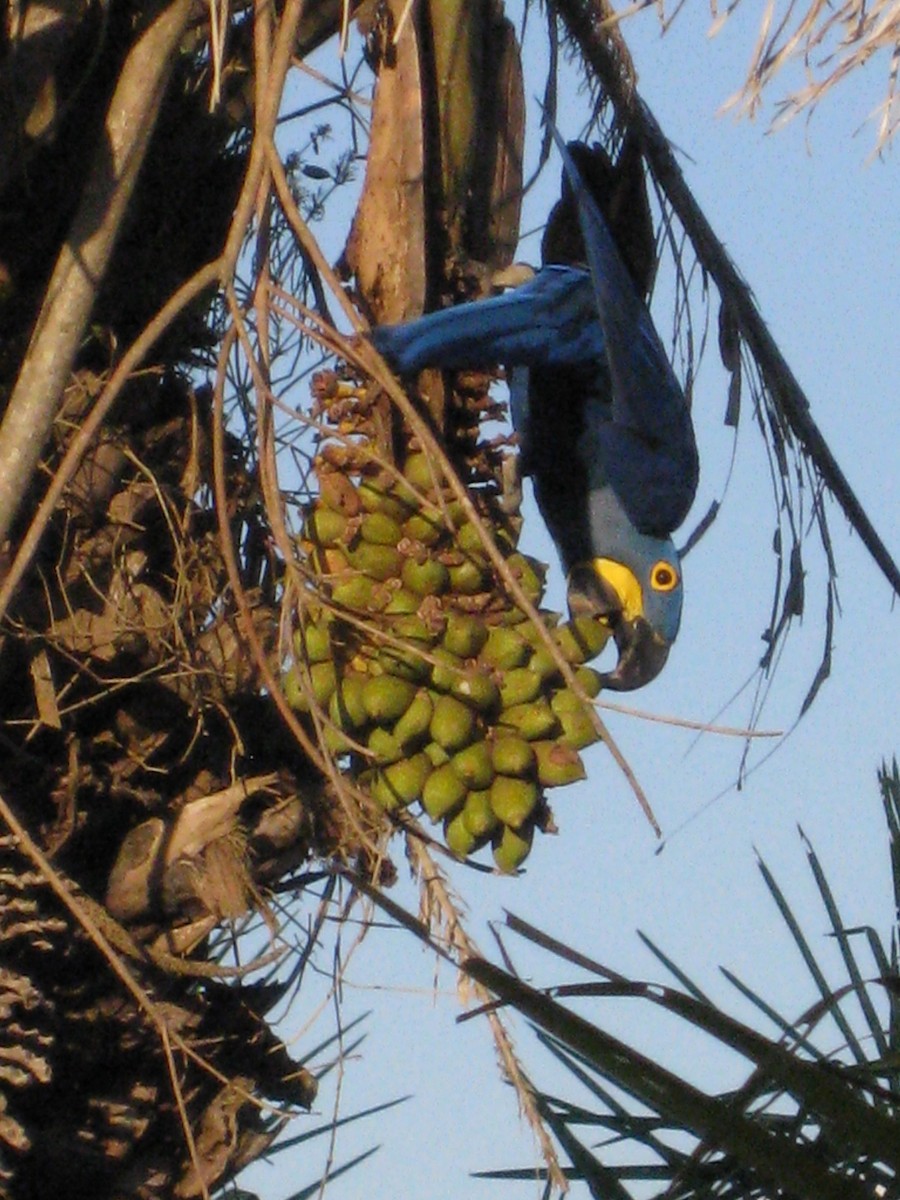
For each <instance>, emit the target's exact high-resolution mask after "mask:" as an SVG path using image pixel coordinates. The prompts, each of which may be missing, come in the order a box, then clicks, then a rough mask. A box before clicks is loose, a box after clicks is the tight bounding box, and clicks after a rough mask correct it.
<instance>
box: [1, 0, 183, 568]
mask: <svg viewBox="0 0 900 1200" xmlns="http://www.w3.org/2000/svg"><path fill="white" fill-rule="evenodd" d="M193 7H194V0H172V2H171V3H170V4H169V6H168V7H167V8H166V9H164V10H163V12H162V13H161V14H160V16H159V17H157V19H156V20H155V21H154V22H153V24H152V25H151V26H150V27H149V28H148V29H147V30H146V32H145V33H143V34H142V35H141V36H140V38H139V39H138V41H137V42H136V43H135V45H134V46H133V47H132V49H131V51H130V52H129V54H128V57H127V58H126V60H125V63H124V65H123V67H122V71H121V74H120V76H119V81H118V84H117V86H116V90H115V92H114V94H113V97H112V100H111V101H110V105H109V110H108V113H107V118H106V125H105V135H106V136H105V139H104V142H103V145H102V146H101V147H100V149H99V150H98V153H97V156H96V158H95V160H94V163H93V166H92V168H91V172H90V174H89V176H88V179H87V183H86V185H85V189H84V193H83V195H82V198H81V203H80V205H79V208H78V212H77V213H76V214H75V219H74V221H73V223H72V228H71V230H70V232H69V236H68V238H67V239H66V242H65V244H64V245H63V248H62V250H61V251H60V254H59V258H58V259H57V262H56V267H55V268H54V271H53V274H52V276H51V278H50V282H49V284H48V286H47V292H46V296H45V299H44V304H43V306H42V308H41V311H40V313H39V315H38V319H37V323H36V325H35V329H34V332H33V334H32V337H31V342H30V344H29V346H28V350H27V351H26V354H25V359H24V362H23V364H22V369H21V371H20V372H19V378H18V380H17V382H16V386H15V388H14V389H13V393H12V395H11V396H10V400H9V405H8V408H7V410H6V414H5V416H4V418H3V423H2V425H0V463H2V464H3V469H2V471H0V545H2V544H3V543H4V542H5V541H6V539H7V538H8V536H9V532H10V528H11V526H12V523H13V521H14V520H15V517H16V514H17V513H18V510H19V506H20V505H21V503H22V498H23V496H24V495H25V494H26V492H27V490H28V487H29V484H30V482H31V477H32V474H33V472H34V469H35V467H36V466H37V463H38V460H39V458H40V455H41V451H42V450H43V447H44V442H45V441H46V438H47V434H48V433H49V430H50V427H51V425H52V423H53V420H54V418H55V417H56V414H57V412H58V411H59V407H60V404H61V401H62V397H63V393H64V391H65V388H66V385H67V384H68V382H69V378H70V375H71V371H72V365H73V363H74V361H75V356H76V354H77V352H78V347H79V345H80V344H81V340H82V338H83V336H84V332H85V329H86V328H87V325H88V321H89V320H90V315H91V310H92V308H93V305H94V300H95V299H96V296H97V292H98V290H99V287H100V284H101V282H102V280H103V277H104V275H105V273H106V269H107V267H108V265H109V261H110V258H111V256H112V252H113V248H114V246H115V242H116V238H117V236H118V234H119V231H120V229H121V226H122V222H123V219H124V216H125V213H126V210H127V207H128V202H129V200H130V198H131V193H132V191H133V189H134V184H135V181H136V179H137V175H138V172H139V170H140V167H141V164H142V163H143V161H144V156H145V154H146V151H147V146H148V144H149V142H150V136H151V134H152V132H153V129H154V126H155V123H156V117H157V114H158V112H159V106H160V102H161V100H162V96H163V93H164V91H165V88H166V84H167V82H168V79H169V75H170V73H171V70H172V66H173V64H174V61H175V52H176V50H177V48H178V45H179V42H180V41H181V38H182V36H183V34H184V32H185V30H186V28H187V25H188V21H189V20H190V17H191V14H192V11H193Z"/></svg>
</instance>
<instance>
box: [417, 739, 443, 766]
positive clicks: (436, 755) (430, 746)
mask: <svg viewBox="0 0 900 1200" xmlns="http://www.w3.org/2000/svg"><path fill="white" fill-rule="evenodd" d="M422 753H423V754H426V755H427V756H428V761H429V762H430V763H431V765H432V766H433V767H442V766H444V764H445V763H448V762H449V761H450V755H449V754H448V753H447V751H446V750H445V749H444V747H443V746H439V745H438V744H437V742H426V744H425V748H424V750H423V751H422Z"/></svg>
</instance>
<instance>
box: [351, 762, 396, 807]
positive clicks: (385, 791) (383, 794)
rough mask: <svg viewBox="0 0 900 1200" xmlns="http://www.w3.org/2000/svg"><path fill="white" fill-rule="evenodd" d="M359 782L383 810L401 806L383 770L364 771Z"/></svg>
mask: <svg viewBox="0 0 900 1200" xmlns="http://www.w3.org/2000/svg"><path fill="white" fill-rule="evenodd" d="M359 782H360V783H361V784H363V785H364V786H365V787H367V788H368V790H369V795H370V796H371V797H372V799H373V800H374V801H375V803H376V804H377V805H378V807H379V808H382V809H384V811H385V812H389V813H390V812H396V811H397V810H398V809H399V808H401V807H402V805H401V804H400V801H399V799H398V798H397V796H396V794H395V793H394V791H393V789H392V788H391V787H390V786H389V785H388V782H387V780H386V779H385V777H384V771H383V770H382V771H366V772H364V773H363V774H362V775H361V776H360V777H359Z"/></svg>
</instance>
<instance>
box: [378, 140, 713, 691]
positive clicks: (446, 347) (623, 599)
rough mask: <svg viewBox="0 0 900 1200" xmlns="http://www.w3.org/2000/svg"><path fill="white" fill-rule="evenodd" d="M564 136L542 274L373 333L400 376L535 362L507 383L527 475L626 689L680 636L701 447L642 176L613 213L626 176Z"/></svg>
mask: <svg viewBox="0 0 900 1200" xmlns="http://www.w3.org/2000/svg"><path fill="white" fill-rule="evenodd" d="M554 135H555V136H556V141H557V144H558V146H559V149H560V153H561V154H562V158H563V164H564V170H563V199H562V200H561V201H560V204H559V205H557V208H556V209H555V210H554V214H552V216H551V221H550V222H549V223H548V233H547V235H545V239H544V247H543V256H542V257H543V258H544V261H545V265H544V266H543V267H542V268H541V269H540V270H539V271H538V272H537V274H535V275H534V276H533V278H531V279H530V280H529V281H528V282H526V283H523V284H522V285H521V286H519V287H516V288H513V289H512V290H510V291H508V292H506V293H504V294H502V295H499V296H494V297H492V298H490V299H486V300H476V301H473V302H470V303H467V304H461V305H458V306H456V307H454V308H448V309H444V310H442V311H440V312H435V313H430V314H427V315H426V316H424V317H421V318H419V319H418V320H414V321H410V322H408V323H407V324H404V325H395V326H381V327H378V328H376V329H373V330H372V332H371V335H370V336H371V339H372V341H373V343H374V344H375V346H376V347H377V349H378V350H379V351H380V352H381V353H382V354H383V355H384V357H385V358H386V359H387V361H388V362H389V363H390V364H391V366H392V367H393V368H394V369H395V370H396V371H397V372H398V373H400V374H412V373H415V372H418V371H420V370H422V369H424V368H425V367H436V368H446V369H460V370H463V369H471V368H475V367H487V366H491V365H494V364H497V363H501V364H503V365H504V366H505V367H507V368H527V373H526V372H525V371H519V372H516V371H515V370H513V371H511V387H510V393H511V405H510V406H511V410H512V417H513V422H514V425H515V427H516V429H517V431H518V433H519V436H520V441H521V447H522V449H521V457H520V463H521V472H522V474H530V475H531V476H532V477H533V481H534V488H535V496H536V499H537V502H538V507H539V508H540V511H541V515H542V516H543V518H544V521H545V523H546V525H547V528H548V530H549V532H550V534H551V536H552V538H553V541H554V543H555V544H556V547H557V550H558V552H559V555H560V558H561V560H562V564H563V567H564V569H565V571H566V573H567V579H568V602H569V609H570V611H571V612H572V614H573V615H582V614H588V615H590V616H592V617H594V618H596V619H598V620H600V621H603V622H604V623H606V624H607V625H608V626H609V627H610V629H611V630H612V633H613V635H614V638H615V642H616V646H617V648H618V662H617V665H616V667H615V668H614V669H613V670H612V671H610V672H608V673H606V674H605V675H604V677H603V682H604V685H605V686H606V687H608V688H612V689H614V690H619V691H627V690H631V689H633V688H639V687H642V686H643V685H644V684H646V683H649V682H650V680H652V679H654V678H655V677H656V675H658V674H659V672H660V671H661V670H662V668H663V666H664V664H665V661H666V658H667V656H668V653H669V649H670V647H671V645H672V642H673V641H674V639H675V636H676V634H677V633H678V627H679V623H680V620H681V606H682V595H683V592H682V577H681V564H680V562H679V558H678V554H677V552H676V550H675V546H674V545H673V542H672V539H671V534H672V533H673V531H674V530H675V529H676V528H677V527H678V526H679V525H680V524H681V522H682V521H683V520H684V518H685V516H686V515H687V511H688V509H689V508H690V505H691V503H692V501H693V498H694V493H695V491H696V487H697V476H698V461H697V448H696V443H695V440H694V432H693V426H692V423H691V417H690V411H689V408H688V405H687V402H686V400H685V396H684V393H683V391H682V389H681V386H680V384H679V383H678V380H677V379H676V378H675V374H674V372H673V370H672V367H671V365H670V363H669V360H668V357H667V356H666V353H665V350H664V349H663V346H662V343H661V341H660V338H659V335H658V334H657V331H656V329H655V327H654V325H653V321H652V319H651V317H650V314H649V312H648V310H647V307H646V304H645V301H644V296H643V295H642V292H643V293H646V290H647V286H648V282H649V277H650V273H651V271H652V263H653V240H652V224H651V223H650V219H649V209H648V208H647V205H646V192H645V190H644V183H643V169H642V167H641V166H640V165H639V168H638V169H639V171H640V176H639V178H640V191H641V195H642V198H643V205H644V212H643V213H640V212H636V211H635V208H634V204H633V203H632V204H631V207H630V209H629V202H628V201H626V205H625V209H624V211H623V210H622V205H621V203H619V206H618V211H617V210H616V203H615V199H616V188H615V183H616V179H615V175H616V168H614V167H613V166H612V164H610V161H609V159H608V158H607V157H606V155H605V154H604V153H603V151H601V150H599V148H598V149H595V150H593V151H590V150H588V148H587V147H585V146H583V145H580V144H578V143H573V144H572V145H571V146H570V147H566V146H565V144H564V143H563V142H562V141H561V139H560V138H559V135H558V134H556V131H555V130H554ZM591 155H594V156H597V155H599V156H600V158H601V159H602V161H600V162H599V165H600V166H602V167H604V171H601V172H600V176H601V182H600V184H599V185H598V183H597V181H596V178H595V179H593V180H592V179H591V178H590V172H589V171H588V170H587V169H585V172H584V174H583V173H582V171H580V170H579V167H578V166H577V165H576V162H575V161H574V160H575V159H576V158H577V159H578V160H579V162H580V163H582V164H583V165H584V167H585V168H588V167H590V164H591ZM620 159H621V156H620ZM638 163H639V164H640V160H639V158H638ZM595 165H598V164H597V163H596V162H595ZM632 174H633V173H632ZM595 175H596V172H595ZM604 175H605V183H604V182H603V177H604ZM607 185H609V186H607ZM592 190H593V192H595V193H596V194H597V199H595V196H594V195H593V194H592ZM632 191H633V189H632ZM621 194H622V189H621V188H620V189H619V196H618V199H619V201H621ZM567 197H568V209H567ZM598 200H599V203H600V204H601V205H603V206H604V208H605V209H606V210H607V212H608V214H609V221H610V222H611V224H612V228H611V227H610V223H608V221H607V219H606V218H605V217H604V215H603V213H601V211H600V208H599V207H598ZM642 219H643V220H644V224H645V226H646V229H647V230H649V235H648V234H646V233H645V234H643V235H642ZM553 231H555V233H554V232H553ZM648 237H649V240H648ZM617 241H618V243H619V246H618V247H617ZM548 243H551V244H549V245H548ZM648 249H649V253H648ZM548 258H549V259H550V260H551V261H547V260H548ZM567 259H568V260H570V261H565V260H567ZM579 259H580V260H581V261H578V260H579ZM560 260H563V261H560Z"/></svg>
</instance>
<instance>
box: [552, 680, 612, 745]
mask: <svg viewBox="0 0 900 1200" xmlns="http://www.w3.org/2000/svg"><path fill="white" fill-rule="evenodd" d="M550 707H551V708H552V709H553V711H554V712H555V713H556V715H557V716H558V717H559V723H560V726H561V727H562V732H561V734H560V738H561V739H562V741H564V742H565V743H566V745H567V746H572V747H573V749H575V750H583V749H584V747H585V746H590V745H591V744H592V743H593V742H596V741H597V739H598V737H599V736H600V735H599V734H598V733H597V730H596V729H595V728H594V722H593V720H592V717H591V710H590V707H589V706H588V705H586V704H582V702H581V701H580V700H579V699H578V697H577V696H576V695H575V693H574V692H569V691H566V690H562V691H559V692H557V693H556V694H555V695H554V696H553V697H552V699H551V701H550Z"/></svg>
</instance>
